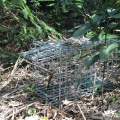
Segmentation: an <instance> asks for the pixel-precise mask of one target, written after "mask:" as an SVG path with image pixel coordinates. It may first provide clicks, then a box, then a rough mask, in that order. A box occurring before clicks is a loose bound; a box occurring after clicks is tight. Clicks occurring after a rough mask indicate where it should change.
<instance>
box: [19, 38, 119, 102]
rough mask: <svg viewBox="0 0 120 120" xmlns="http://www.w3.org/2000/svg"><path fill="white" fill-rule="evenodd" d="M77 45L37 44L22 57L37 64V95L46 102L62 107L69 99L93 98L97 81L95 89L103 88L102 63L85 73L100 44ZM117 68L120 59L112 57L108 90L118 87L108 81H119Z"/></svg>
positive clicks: (108, 70) (106, 83) (113, 55)
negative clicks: (113, 79) (110, 79)
mask: <svg viewBox="0 0 120 120" xmlns="http://www.w3.org/2000/svg"><path fill="white" fill-rule="evenodd" d="M111 42H114V41H113V40H109V43H111ZM115 42H116V41H115ZM75 44H76V45H75ZM75 44H71V42H65V41H56V42H55V41H54V42H53V41H50V42H49V43H43V42H38V41H36V42H34V43H33V44H31V49H30V50H29V51H26V52H22V53H20V56H22V57H24V58H26V59H28V60H30V61H31V62H32V63H33V65H32V71H33V77H34V79H35V81H36V82H35V84H36V88H35V89H34V92H35V93H36V94H37V95H39V96H40V97H41V98H42V99H43V101H46V100H47V101H49V102H51V103H53V104H60V103H61V102H62V100H65V99H67V100H74V99H76V98H80V97H84V96H89V95H90V94H91V93H92V91H93V82H94V79H95V88H100V87H101V83H102V79H103V78H102V76H103V63H102V62H100V61H99V62H96V63H95V64H94V65H93V66H91V67H90V68H89V69H87V70H86V69H84V64H85V62H87V61H88V59H89V54H90V53H93V52H95V51H96V46H97V44H93V43H91V42H90V41H87V42H86V41H79V42H78V41H77V42H76V43H75ZM114 52H115V51H114ZM110 62H111V65H110V64H109V63H110ZM117 64H118V58H117V57H116V56H115V54H111V55H109V57H108V62H107V68H106V71H105V77H106V81H105V83H104V85H107V87H112V88H113V87H116V85H115V84H113V83H112V82H110V81H108V79H109V78H115V74H114V76H113V73H116V75H117V72H114V71H115V67H114V66H117ZM95 73H96V76H95Z"/></svg>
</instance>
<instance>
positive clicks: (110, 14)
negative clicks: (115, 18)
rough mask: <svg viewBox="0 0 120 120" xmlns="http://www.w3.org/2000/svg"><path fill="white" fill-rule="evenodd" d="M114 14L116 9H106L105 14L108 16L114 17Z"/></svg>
mask: <svg viewBox="0 0 120 120" xmlns="http://www.w3.org/2000/svg"><path fill="white" fill-rule="evenodd" d="M116 12H117V10H116V9H113V8H110V9H107V13H108V15H109V16H112V15H114V14H115V13H116Z"/></svg>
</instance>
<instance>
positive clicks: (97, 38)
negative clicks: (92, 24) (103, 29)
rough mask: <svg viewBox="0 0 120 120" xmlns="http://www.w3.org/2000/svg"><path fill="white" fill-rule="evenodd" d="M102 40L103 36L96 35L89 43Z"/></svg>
mask: <svg viewBox="0 0 120 120" xmlns="http://www.w3.org/2000/svg"><path fill="white" fill-rule="evenodd" d="M102 38H103V35H102V34H99V35H96V36H94V37H93V38H91V39H90V41H92V42H96V41H102Z"/></svg>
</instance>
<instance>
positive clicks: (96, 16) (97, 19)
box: [92, 14, 103, 25]
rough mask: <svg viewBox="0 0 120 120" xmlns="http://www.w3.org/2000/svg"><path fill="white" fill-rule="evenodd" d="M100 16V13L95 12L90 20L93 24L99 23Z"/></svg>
mask: <svg viewBox="0 0 120 120" xmlns="http://www.w3.org/2000/svg"><path fill="white" fill-rule="evenodd" d="M102 18H103V16H102V15H96V14H95V15H94V16H93V17H92V22H93V24H97V25H99V24H100V22H101V20H102Z"/></svg>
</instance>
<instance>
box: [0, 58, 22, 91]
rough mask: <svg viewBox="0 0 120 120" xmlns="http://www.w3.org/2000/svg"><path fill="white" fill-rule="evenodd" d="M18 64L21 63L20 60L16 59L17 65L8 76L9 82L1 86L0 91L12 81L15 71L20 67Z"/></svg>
mask: <svg viewBox="0 0 120 120" xmlns="http://www.w3.org/2000/svg"><path fill="white" fill-rule="evenodd" d="M22 61H23V60H22ZM22 61H21V63H22ZM18 64H19V60H17V61H16V63H15V65H14V68H13V70H12V72H11V74H10V76H9V78H8V81H7V83H6V84H5V85H3V86H2V87H1V88H0V91H1V90H2V89H3V88H4V87H6V86H7V85H8V84H9V83H10V81H11V79H12V76H13V75H14V73H15V72H16V70H17V68H18Z"/></svg>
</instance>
